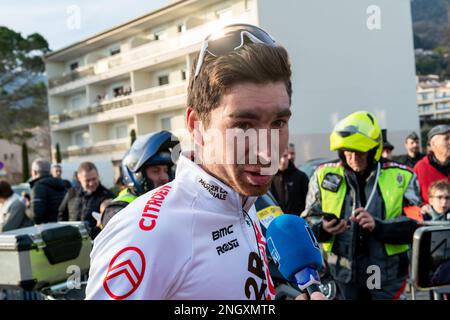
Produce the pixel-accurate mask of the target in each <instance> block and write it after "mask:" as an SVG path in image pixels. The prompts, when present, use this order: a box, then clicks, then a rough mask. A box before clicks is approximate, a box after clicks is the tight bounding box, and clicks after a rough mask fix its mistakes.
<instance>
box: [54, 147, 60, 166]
mask: <svg viewBox="0 0 450 320" xmlns="http://www.w3.org/2000/svg"><path fill="white" fill-rule="evenodd" d="M55 158H56V163H61V150H59V143H57V144H56V154H55Z"/></svg>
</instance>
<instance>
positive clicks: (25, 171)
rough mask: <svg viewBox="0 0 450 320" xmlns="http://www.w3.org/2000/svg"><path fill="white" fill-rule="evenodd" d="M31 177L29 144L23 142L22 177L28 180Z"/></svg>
mask: <svg viewBox="0 0 450 320" xmlns="http://www.w3.org/2000/svg"><path fill="white" fill-rule="evenodd" d="M29 178H30V163H29V160H28V146H27V144H26V143H25V142H23V143H22V179H23V181H24V182H26V181H27V180H28V179H29Z"/></svg>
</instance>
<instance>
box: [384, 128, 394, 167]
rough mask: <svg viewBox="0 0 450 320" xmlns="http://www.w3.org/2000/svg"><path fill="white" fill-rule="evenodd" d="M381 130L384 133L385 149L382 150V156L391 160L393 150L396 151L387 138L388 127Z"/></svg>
mask: <svg viewBox="0 0 450 320" xmlns="http://www.w3.org/2000/svg"><path fill="white" fill-rule="evenodd" d="M381 132H382V135H383V150H382V151H381V157H383V158H384V159H387V160H391V159H392V151H394V145H393V144H391V143H390V142H389V141H388V140H387V129H382V130H381Z"/></svg>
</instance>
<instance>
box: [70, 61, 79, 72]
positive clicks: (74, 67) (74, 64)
mask: <svg viewBox="0 0 450 320" xmlns="http://www.w3.org/2000/svg"><path fill="white" fill-rule="evenodd" d="M78 67H79V65H78V61H77V62H73V63H71V64H70V71H75V70H77V69H78Z"/></svg>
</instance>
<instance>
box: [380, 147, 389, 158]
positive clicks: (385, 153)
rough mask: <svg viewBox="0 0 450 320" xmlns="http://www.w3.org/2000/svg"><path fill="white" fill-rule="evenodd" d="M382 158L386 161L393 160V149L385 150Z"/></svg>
mask: <svg viewBox="0 0 450 320" xmlns="http://www.w3.org/2000/svg"><path fill="white" fill-rule="evenodd" d="M381 156H382V157H383V158H385V159H392V150H391V149H383V151H382V152H381Z"/></svg>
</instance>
